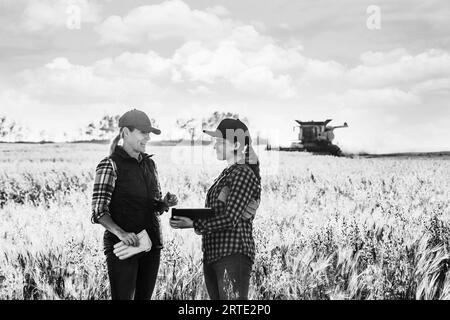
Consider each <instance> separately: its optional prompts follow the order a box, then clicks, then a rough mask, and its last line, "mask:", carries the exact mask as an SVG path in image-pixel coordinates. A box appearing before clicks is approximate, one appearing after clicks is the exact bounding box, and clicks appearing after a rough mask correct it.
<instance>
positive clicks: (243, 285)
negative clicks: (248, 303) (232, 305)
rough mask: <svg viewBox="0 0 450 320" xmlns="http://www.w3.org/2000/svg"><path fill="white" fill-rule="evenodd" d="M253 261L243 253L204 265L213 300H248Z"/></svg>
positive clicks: (207, 286)
mask: <svg viewBox="0 0 450 320" xmlns="http://www.w3.org/2000/svg"><path fill="white" fill-rule="evenodd" d="M252 265H253V262H252V261H251V260H250V258H249V257H247V256H246V255H243V254H241V253H237V254H232V255H229V256H226V257H224V258H222V259H220V260H218V261H215V262H212V263H210V264H206V263H205V264H204V265H203V272H204V275H205V284H206V289H207V290H208V294H209V297H210V298H211V300H236V299H237V300H247V299H248V288H249V284H250V275H251V272H252Z"/></svg>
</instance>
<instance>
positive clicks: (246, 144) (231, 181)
mask: <svg viewBox="0 0 450 320" xmlns="http://www.w3.org/2000/svg"><path fill="white" fill-rule="evenodd" d="M204 132H205V133H206V134H208V135H210V136H213V137H214V138H215V143H214V149H215V150H216V156H217V159H218V160H223V161H227V163H228V166H227V167H226V168H225V169H224V170H223V171H222V173H221V174H220V175H219V177H217V179H216V180H215V181H214V183H213V185H212V186H211V187H210V188H209V190H208V193H207V196H206V207H208V208H211V209H212V211H213V214H212V215H211V217H209V218H202V219H196V220H195V221H192V220H191V219H189V218H186V217H174V218H172V219H171V220H170V225H171V227H172V228H176V229H177V228H194V230H195V232H196V233H197V234H201V235H202V249H203V271H204V277H205V283H206V288H207V290H208V294H209V296H210V298H211V299H213V300H217V299H221V300H223V299H229V298H234V299H239V300H245V299H247V298H248V290H249V283H250V274H251V270H252V266H253V261H254V258H255V242H254V239H253V234H252V233H253V219H254V217H255V213H256V208H257V207H258V206H259V201H260V198H261V177H260V173H259V161H258V158H257V156H256V154H255V152H254V150H253V148H252V145H251V137H250V134H249V131H248V128H247V126H246V125H245V124H244V123H242V122H241V121H240V120H239V119H224V120H222V121H221V122H220V124H219V126H218V127H217V129H216V130H215V131H206V130H205V131H204ZM225 274H226V275H227V276H225ZM227 279H228V280H230V282H231V283H229V282H227ZM230 284H231V286H230ZM229 287H231V288H232V289H233V290H232V292H231V295H230V292H228V290H227V288H229Z"/></svg>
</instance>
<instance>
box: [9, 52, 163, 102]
mask: <svg viewBox="0 0 450 320" xmlns="http://www.w3.org/2000/svg"><path fill="white" fill-rule="evenodd" d="M120 58H121V57H118V59H119V62H117V63H115V64H113V63H111V65H110V66H109V68H108V67H107V61H108V60H101V61H99V62H97V63H94V65H91V66H84V65H77V64H72V63H71V62H70V61H69V60H68V59H67V58H65V57H59V58H55V59H54V60H53V61H51V62H49V63H47V64H46V65H45V66H43V67H39V68H36V69H28V70H25V71H22V72H20V73H19V74H18V75H17V79H18V81H20V82H22V83H23V87H22V90H23V91H24V92H27V93H28V94H30V95H32V96H35V97H38V98H39V99H41V100H43V101H48V102H53V103H59V104H66V103H68V102H69V103H76V102H79V103H93V102H115V101H118V100H121V99H124V98H128V99H130V98H129V97H130V96H131V97H133V98H134V99H136V98H138V97H141V98H142V99H143V98H145V97H150V96H151V97H153V98H154V97H155V96H158V95H159V94H158V93H160V92H161V90H160V88H158V87H157V86H156V85H155V84H154V83H152V82H151V81H149V80H148V79H147V78H145V77H144V78H142V77H141V78H140V77H134V76H133V75H131V76H127V71H128V70H131V69H132V67H131V68H127V69H124V73H117V69H120V68H121V67H122V64H121V62H120ZM105 66H106V67H105ZM114 73H115V74H116V75H115V76H112V74H114Z"/></svg>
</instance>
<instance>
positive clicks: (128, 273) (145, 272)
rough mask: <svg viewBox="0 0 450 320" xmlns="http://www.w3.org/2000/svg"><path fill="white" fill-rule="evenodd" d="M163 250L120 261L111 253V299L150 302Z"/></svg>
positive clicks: (109, 273)
mask: <svg viewBox="0 0 450 320" xmlns="http://www.w3.org/2000/svg"><path fill="white" fill-rule="evenodd" d="M160 257H161V249H152V250H150V251H149V252H141V253H138V254H137V255H135V256H132V257H130V258H128V259H125V260H119V258H117V257H116V255H115V254H114V253H113V252H111V251H109V250H108V252H107V254H106V264H107V266H108V276H109V284H110V288H111V298H112V299H113V300H133V299H134V300H150V299H151V297H152V293H153V289H154V288H155V284H156V278H157V276H158V269H159V262H160Z"/></svg>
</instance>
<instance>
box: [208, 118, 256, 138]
mask: <svg viewBox="0 0 450 320" xmlns="http://www.w3.org/2000/svg"><path fill="white" fill-rule="evenodd" d="M203 132H204V133H206V134H208V135H210V136H212V137H216V138H223V139H228V140H231V141H234V138H235V137H236V138H237V139H238V141H242V140H241V139H243V138H245V137H248V143H251V137H250V133H249V131H248V127H247V126H246V125H245V123H243V122H242V121H241V120H239V119H231V118H225V119H223V120H222V121H220V123H219V125H218V126H217V129H216V130H214V131H209V130H203Z"/></svg>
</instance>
